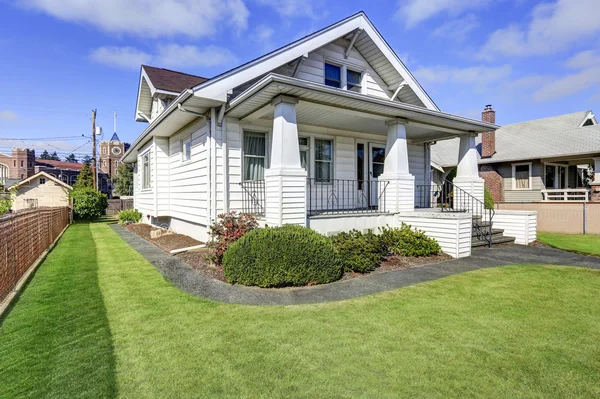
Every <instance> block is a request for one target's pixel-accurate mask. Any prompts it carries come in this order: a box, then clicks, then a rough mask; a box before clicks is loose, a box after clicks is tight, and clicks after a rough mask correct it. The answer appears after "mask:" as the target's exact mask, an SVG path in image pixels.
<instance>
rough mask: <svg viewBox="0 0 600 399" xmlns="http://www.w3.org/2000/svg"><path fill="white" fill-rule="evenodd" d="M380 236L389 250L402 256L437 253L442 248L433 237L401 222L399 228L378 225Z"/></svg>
mask: <svg viewBox="0 0 600 399" xmlns="http://www.w3.org/2000/svg"><path fill="white" fill-rule="evenodd" d="M379 231H380V233H381V234H380V238H381V241H382V242H383V245H385V247H386V248H388V249H389V251H390V252H392V253H394V254H397V255H402V256H429V255H435V254H437V253H439V252H440V251H441V250H442V248H441V247H440V245H439V244H438V243H437V241H436V240H434V239H433V238H430V237H427V236H426V235H425V233H423V232H422V231H419V230H412V229H411V227H410V226H409V225H407V224H404V223H402V227H401V228H390V227H389V226H388V227H380V228H379Z"/></svg>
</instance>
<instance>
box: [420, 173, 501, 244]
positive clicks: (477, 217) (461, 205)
mask: <svg viewBox="0 0 600 399" xmlns="http://www.w3.org/2000/svg"><path fill="white" fill-rule="evenodd" d="M415 208H440V210H441V211H442V212H469V213H471V214H472V215H473V232H474V233H475V235H476V236H477V238H478V239H480V240H484V241H487V242H488V244H489V245H490V246H491V245H492V219H493V218H494V213H495V212H494V210H493V209H489V208H486V206H485V203H484V202H483V201H481V200H479V199H478V198H476V197H474V196H473V195H471V194H470V193H468V192H467V191H465V190H463V189H462V188H460V187H458V186H456V185H455V184H454V183H452V182H450V181H448V180H445V181H444V182H443V183H442V184H428V185H427V184H426V185H417V186H415Z"/></svg>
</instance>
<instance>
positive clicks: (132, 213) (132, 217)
mask: <svg viewBox="0 0 600 399" xmlns="http://www.w3.org/2000/svg"><path fill="white" fill-rule="evenodd" d="M140 220H142V213H141V212H138V211H137V210H135V209H126V210H124V211H121V212H119V223H120V224H125V223H127V224H128V223H139V222H140Z"/></svg>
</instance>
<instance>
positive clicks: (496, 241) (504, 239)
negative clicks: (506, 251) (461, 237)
mask: <svg viewBox="0 0 600 399" xmlns="http://www.w3.org/2000/svg"><path fill="white" fill-rule="evenodd" d="M492 225H493V223H492ZM489 227H490V222H483V221H482V220H481V218H473V234H472V238H471V247H472V248H475V247H484V246H488V245H489V242H488V241H487V240H480V239H479V238H477V233H476V232H475V229H476V228H485V229H488V228H489ZM514 242H515V237H509V236H505V235H504V230H503V229H495V228H493V226H492V245H500V244H513V243H514Z"/></svg>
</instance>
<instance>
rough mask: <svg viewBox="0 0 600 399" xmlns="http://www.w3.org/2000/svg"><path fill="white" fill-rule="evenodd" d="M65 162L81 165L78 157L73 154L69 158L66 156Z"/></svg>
mask: <svg viewBox="0 0 600 399" xmlns="http://www.w3.org/2000/svg"><path fill="white" fill-rule="evenodd" d="M65 161H66V162H71V163H79V161H77V157H76V156H75V154H73V153H70V154H69V155H68V156H66V157H65Z"/></svg>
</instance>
